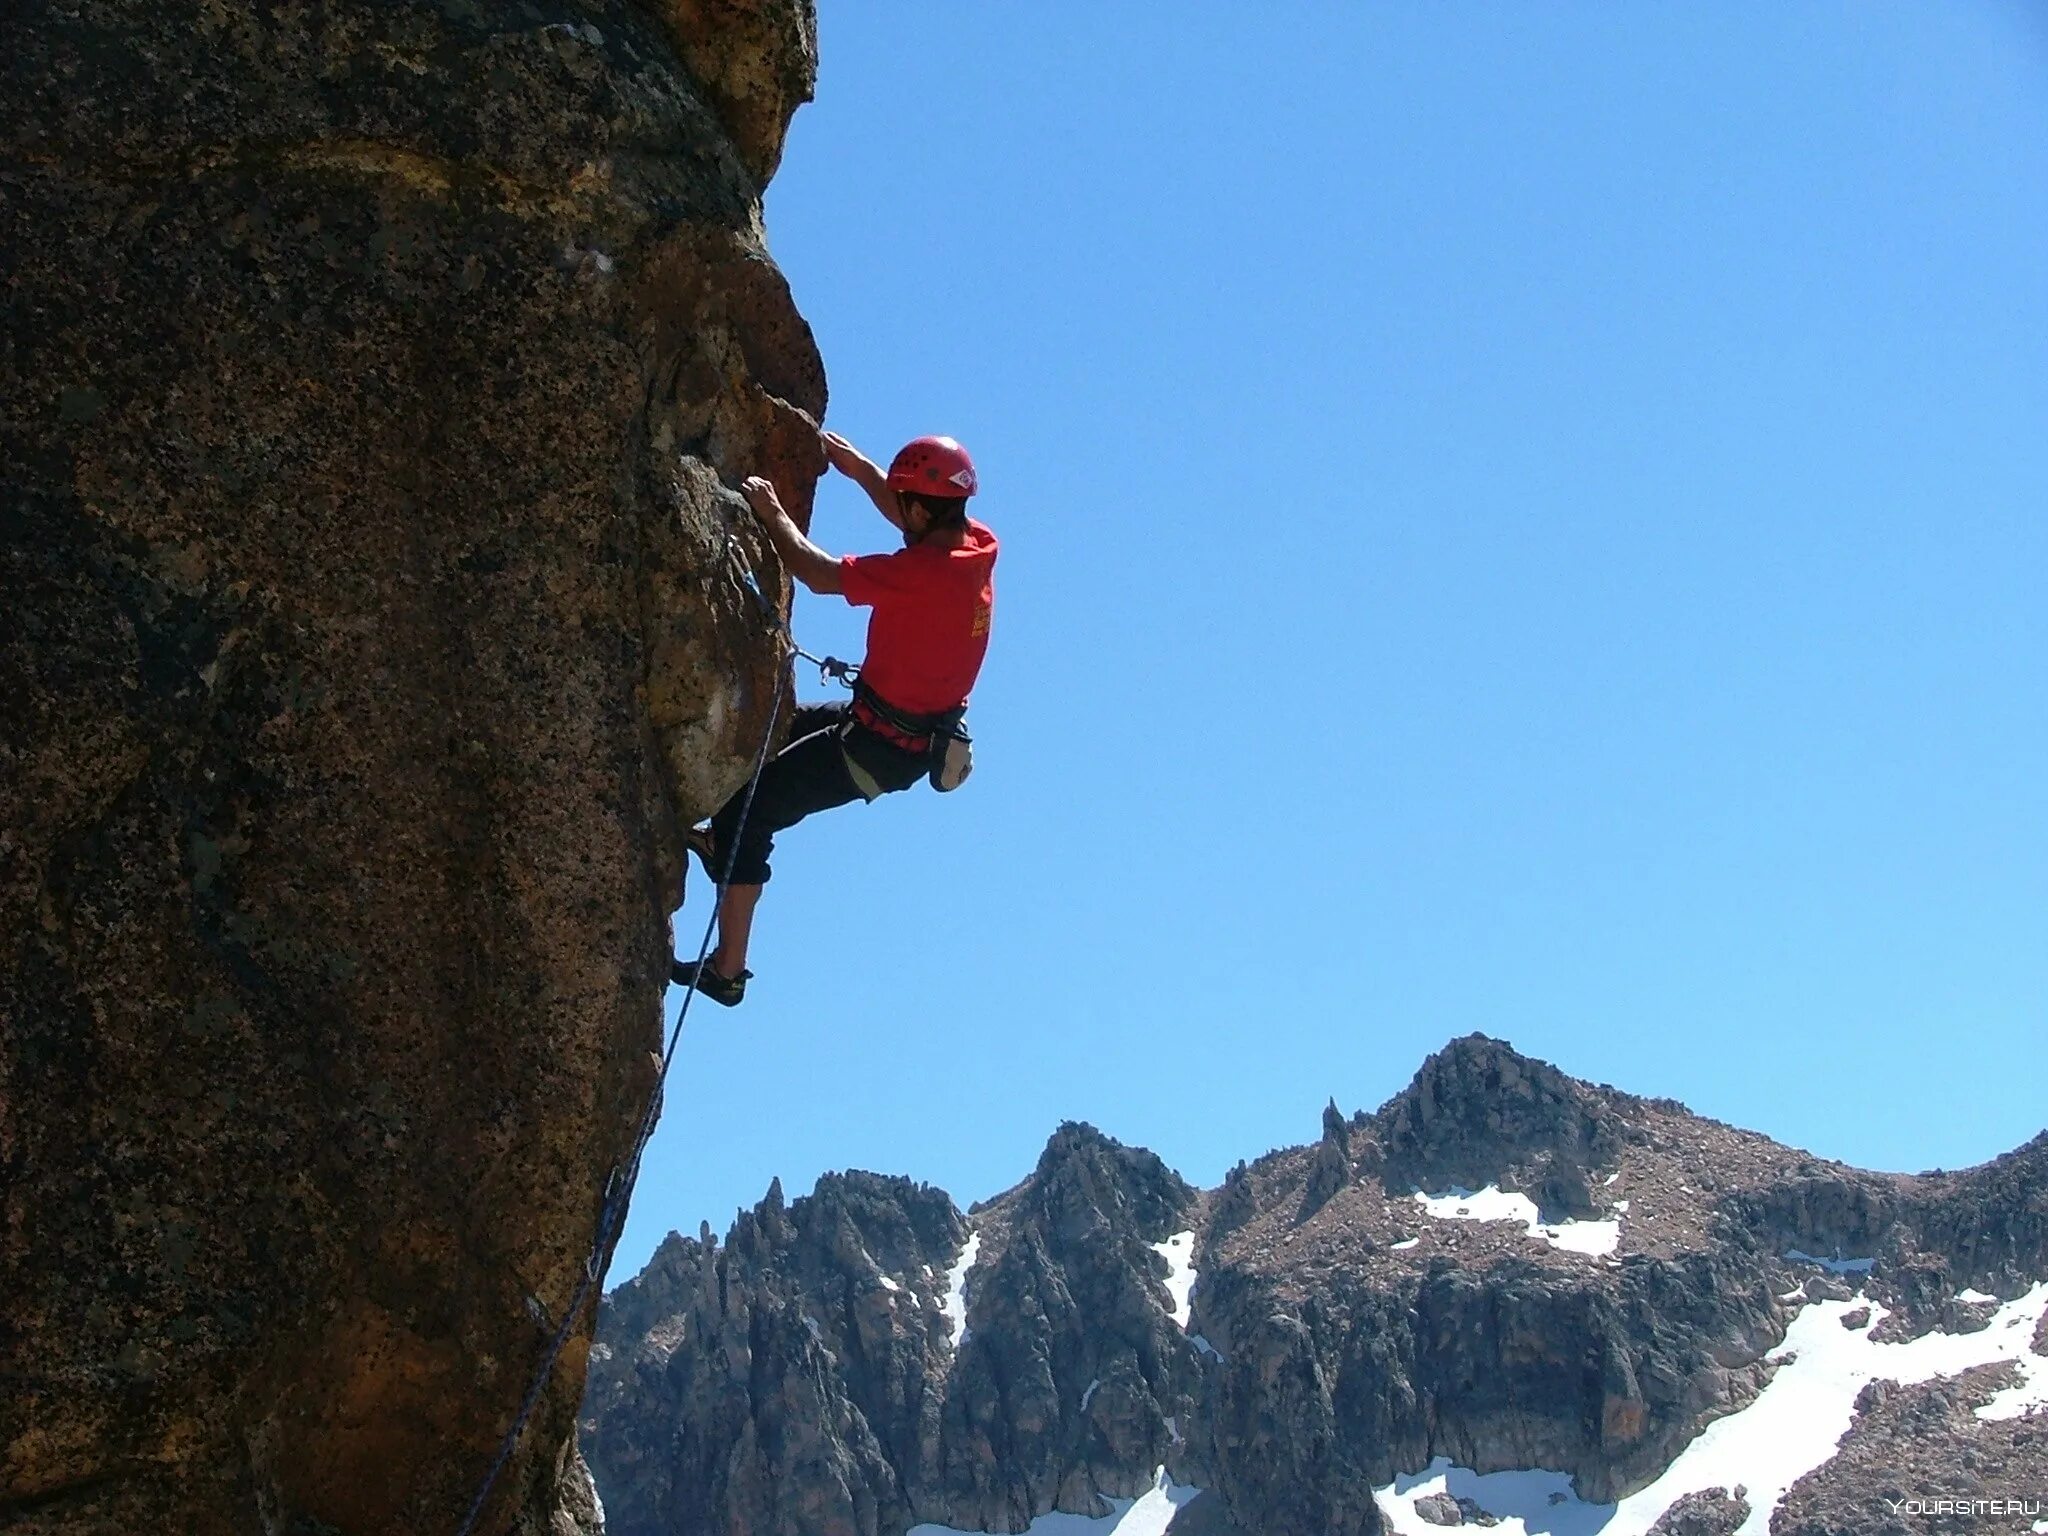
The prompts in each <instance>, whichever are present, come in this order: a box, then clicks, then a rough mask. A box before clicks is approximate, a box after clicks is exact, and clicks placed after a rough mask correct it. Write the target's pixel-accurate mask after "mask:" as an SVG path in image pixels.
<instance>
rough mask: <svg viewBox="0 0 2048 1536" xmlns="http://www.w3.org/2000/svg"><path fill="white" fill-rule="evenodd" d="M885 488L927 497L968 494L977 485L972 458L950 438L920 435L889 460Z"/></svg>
mask: <svg viewBox="0 0 2048 1536" xmlns="http://www.w3.org/2000/svg"><path fill="white" fill-rule="evenodd" d="M888 483H889V489H890V490H892V491H922V492H924V494H925V495H927V496H972V495H973V494H974V493H975V491H976V490H977V489H978V488H979V486H980V481H978V480H977V479H976V478H975V475H974V460H972V459H970V458H969V457H967V450H966V449H965V448H962V447H961V446H960V445H959V444H958V443H957V442H955V441H954V440H953V439H952V438H950V437H920V438H917V439H915V440H913V441H911V442H908V443H905V444H904V445H903V447H902V449H901V450H900V451H899V452H898V453H897V455H896V457H895V458H893V459H891V460H890V461H889V482H888Z"/></svg>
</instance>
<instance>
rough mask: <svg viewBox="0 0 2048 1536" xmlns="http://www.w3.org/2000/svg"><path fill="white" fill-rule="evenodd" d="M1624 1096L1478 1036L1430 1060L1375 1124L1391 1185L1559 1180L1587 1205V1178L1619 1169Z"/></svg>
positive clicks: (1573, 1199)
mask: <svg viewBox="0 0 2048 1536" xmlns="http://www.w3.org/2000/svg"><path fill="white" fill-rule="evenodd" d="M1615 1097H1617V1096H1615V1095H1613V1094H1612V1091H1611V1090H1607V1091H1603V1090H1601V1089H1597V1088H1594V1087H1593V1086H1591V1085H1589V1084H1586V1083H1582V1082H1580V1081H1579V1080H1578V1079H1576V1078H1574V1077H1571V1076H1569V1075H1568V1074H1566V1073H1564V1072H1563V1071H1560V1070H1559V1069H1558V1068H1557V1067H1554V1066H1552V1065H1551V1064H1550V1063H1549V1062H1546V1061H1539V1060H1537V1059H1535V1058H1534V1057H1530V1056H1524V1055H1522V1054H1521V1053H1520V1052H1519V1051H1517V1050H1515V1048H1514V1047H1513V1046H1511V1045H1509V1044H1508V1043H1507V1042H1506V1041H1504V1040H1495V1039H1492V1038H1490V1037H1489V1036H1486V1035H1477V1034H1474V1035H1467V1036H1464V1037H1463V1038H1462V1039H1458V1040H1453V1041H1452V1042H1451V1043H1450V1044H1449V1045H1447V1046H1445V1047H1444V1048H1443V1049H1442V1050H1440V1051H1438V1052H1437V1053H1436V1054H1434V1055H1433V1056H1431V1057H1430V1058H1429V1059H1428V1060H1427V1061H1425V1062H1423V1064H1422V1067H1421V1069H1420V1070H1419V1071H1418V1072H1417V1073H1416V1074H1415V1077H1414V1080H1413V1081H1411V1082H1410V1083H1409V1084H1408V1086H1407V1087H1406V1088H1404V1089H1402V1090H1401V1092H1400V1093H1398V1094H1396V1095H1395V1096H1394V1097H1393V1098H1392V1099H1389V1100H1388V1101H1387V1102H1386V1103H1385V1104H1384V1105H1382V1106H1381V1107H1380V1110H1379V1113H1378V1114H1377V1115H1376V1116H1375V1117H1374V1124H1375V1129H1376V1131H1377V1134H1378V1137H1379V1140H1380V1142H1381V1145H1382V1146H1383V1148H1384V1149H1385V1153H1386V1161H1387V1177H1388V1179H1389V1180H1390V1181H1399V1180H1407V1181H1411V1182H1412V1183H1413V1184H1414V1185H1415V1186H1416V1187H1428V1188H1438V1189H1441V1188H1443V1187H1446V1186H1449V1185H1458V1186H1464V1187H1468V1188H1479V1187H1482V1186H1484V1185H1487V1184H1494V1183H1499V1182H1500V1181H1501V1179H1502V1178H1503V1176H1505V1175H1511V1174H1513V1175H1520V1176H1521V1178H1522V1180H1523V1181H1526V1182H1533V1183H1541V1182H1543V1181H1544V1180H1546V1179H1555V1180H1556V1182H1557V1188H1556V1190H1555V1192H1554V1193H1555V1197H1556V1198H1557V1199H1558V1200H1560V1201H1561V1202H1563V1204H1564V1205H1565V1206H1566V1207H1568V1208H1579V1209H1582V1208H1583V1207H1584V1204H1585V1202H1584V1200H1583V1199H1582V1198H1581V1192H1580V1189H1579V1186H1580V1185H1582V1184H1583V1182H1584V1178H1585V1175H1586V1174H1587V1173H1590V1172H1591V1171H1593V1170H1596V1169H1605V1168H1610V1167H1612V1166H1613V1164H1614V1162H1615V1160H1616V1158H1617V1156H1618V1154H1619V1152H1620V1148H1621V1144H1622V1141H1623V1140H1624V1132H1623V1129H1622V1123H1621V1120H1620V1117H1619V1116H1618V1115H1617V1114H1616V1113H1615V1108H1616V1106H1615V1104H1614V1102H1613V1101H1614V1099H1615Z"/></svg>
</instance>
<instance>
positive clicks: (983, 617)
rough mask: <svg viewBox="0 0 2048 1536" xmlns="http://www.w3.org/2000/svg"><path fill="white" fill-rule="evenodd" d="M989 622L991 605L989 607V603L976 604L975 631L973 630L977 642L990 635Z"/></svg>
mask: <svg viewBox="0 0 2048 1536" xmlns="http://www.w3.org/2000/svg"><path fill="white" fill-rule="evenodd" d="M988 620H989V605H988V604H987V603H976V604H975V605H974V630H973V634H974V638H975V639H977V640H979V639H982V638H983V637H984V636H986V635H987V634H988Z"/></svg>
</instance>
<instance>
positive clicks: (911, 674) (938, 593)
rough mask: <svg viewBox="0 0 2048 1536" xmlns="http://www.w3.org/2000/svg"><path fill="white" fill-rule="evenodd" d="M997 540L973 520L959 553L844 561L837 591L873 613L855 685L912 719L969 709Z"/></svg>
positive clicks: (991, 606)
mask: <svg viewBox="0 0 2048 1536" xmlns="http://www.w3.org/2000/svg"><path fill="white" fill-rule="evenodd" d="M995 569H996V536H995V535H994V534H993V533H991V532H990V531H989V530H988V528H987V527H986V526H984V525H983V524H981V523H977V522H976V521H974V519H972V518H969V519H968V520H967V533H966V537H965V538H963V539H962V540H961V541H960V547H959V548H958V549H946V548H944V547H943V546H940V545H937V544H929V543H927V544H913V545H911V546H910V547H909V548H908V549H899V550H897V551H896V552H895V553H894V554H889V555H846V556H844V557H842V558H841V560H840V562H839V582H840V591H841V592H842V593H844V594H845V597H846V600H847V602H849V603H851V604H853V605H854V606H855V607H856V608H873V609H874V610H875V611H874V614H873V615H872V616H871V617H870V618H869V619H868V654H867V659H866V660H865V661H863V662H862V663H861V665H860V676H861V681H862V682H864V683H866V684H867V685H868V686H869V687H870V688H872V689H874V690H875V692H876V693H878V694H880V695H881V696H882V699H883V702H885V703H888V704H893V705H895V706H896V707H897V708H898V709H900V710H904V711H906V712H907V713H909V714H913V715H941V714H944V713H945V712H946V711H948V710H951V709H957V708H959V707H960V706H961V705H962V704H964V703H966V702H967V695H968V692H969V690H971V689H972V688H973V687H974V679H975V677H976V676H977V675H978V674H979V673H980V671H981V659H982V657H983V656H985V655H986V654H987V653H988V629H989V618H990V615H991V614H992V613H993V612H994V611H995V601H996V585H995Z"/></svg>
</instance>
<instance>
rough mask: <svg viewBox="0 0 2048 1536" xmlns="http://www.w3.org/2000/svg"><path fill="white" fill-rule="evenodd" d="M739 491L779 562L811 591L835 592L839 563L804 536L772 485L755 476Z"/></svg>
mask: <svg viewBox="0 0 2048 1536" xmlns="http://www.w3.org/2000/svg"><path fill="white" fill-rule="evenodd" d="M740 490H741V492H742V493H743V494H744V495H745V496H746V498H747V505H748V506H750V507H752V508H753V509H754V516H755V517H757V518H759V519H760V521H761V526H762V527H763V528H764V529H766V530H767V532H768V539H769V542H770V543H772V544H773V545H774V546H775V553H777V554H778V555H780V556H782V563H783V564H784V565H786V566H788V567H789V574H790V575H792V576H794V577H795V578H796V579H797V580H798V581H800V582H802V583H803V584H804V585H805V586H806V587H809V588H810V589H811V590H812V591H813V592H837V591H838V590H839V562H838V561H837V560H836V559H834V558H833V557H832V556H831V555H828V554H826V553H825V551H824V550H822V549H820V548H818V546H817V545H815V544H813V543H812V542H811V541H810V540H809V539H807V538H805V537H804V534H803V530H802V529H800V528H798V527H797V525H796V523H795V522H794V521H793V520H792V519H791V518H790V515H789V513H787V512H786V511H784V510H783V507H782V498H781V497H779V496H777V495H776V494H775V487H774V486H772V485H770V484H769V483H768V482H767V481H766V480H763V479H762V478H761V477H760V476H759V475H755V476H754V477H753V478H752V479H750V480H748V481H747V482H746V483H745V484H744V485H742V486H741V487H740Z"/></svg>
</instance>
